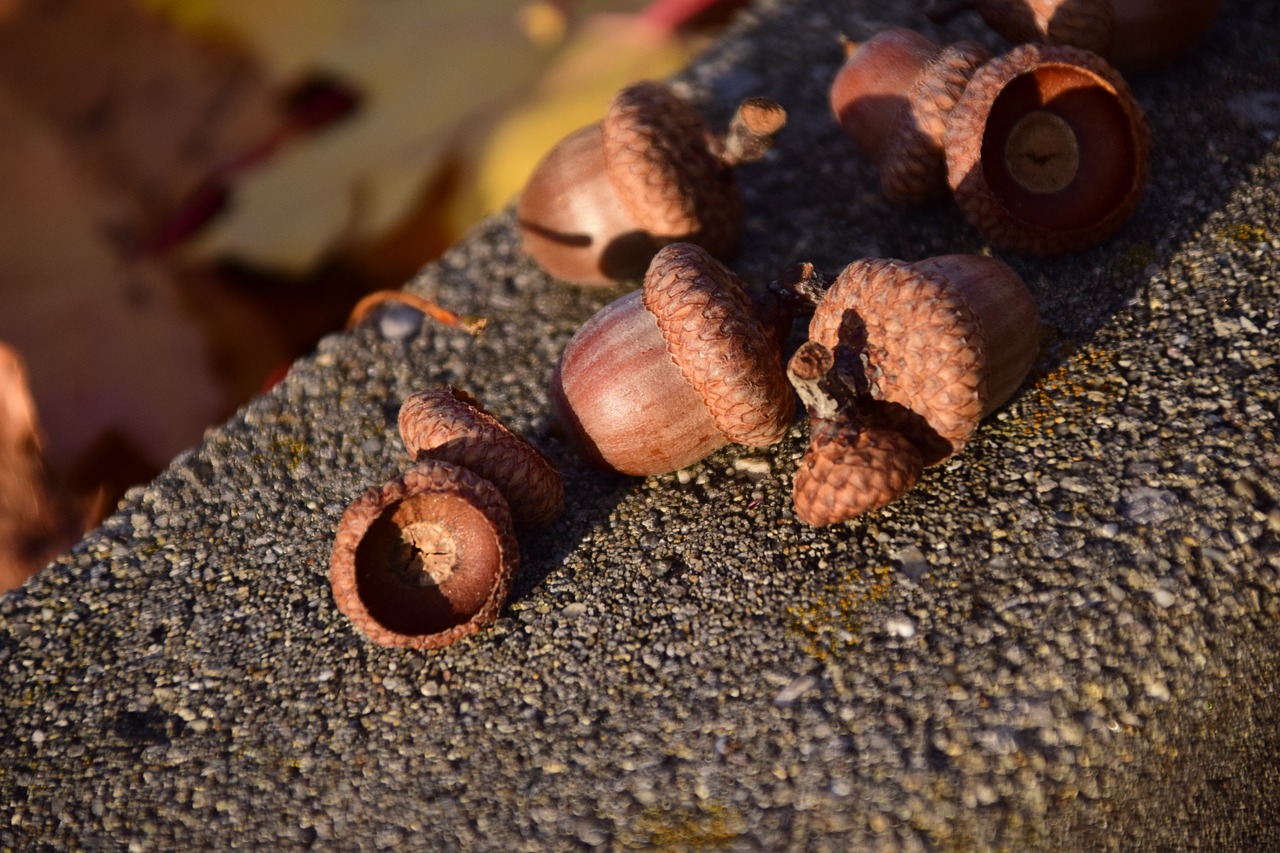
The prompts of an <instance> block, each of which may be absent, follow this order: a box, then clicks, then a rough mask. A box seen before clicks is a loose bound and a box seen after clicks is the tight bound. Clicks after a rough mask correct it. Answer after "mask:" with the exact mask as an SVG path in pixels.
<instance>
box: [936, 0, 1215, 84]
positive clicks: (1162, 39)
mask: <svg viewBox="0 0 1280 853" xmlns="http://www.w3.org/2000/svg"><path fill="white" fill-rule="evenodd" d="M1221 8H1222V0H953V2H946V3H939V4H937V5H936V6H935V7H934V8H932V9H931V10H930V11H929V17H930V18H932V19H933V20H935V21H945V20H947V19H948V18H950V17H951V16H952V15H954V14H956V13H958V12H962V11H965V10H967V9H975V10H976V11H977V12H978V14H979V15H981V16H982V20H983V21H985V22H986V23H987V26H989V27H991V28H992V29H993V30H995V31H996V32H998V33H999V34H1000V35H1002V36H1004V37H1005V38H1006V39H1008V40H1009V41H1011V42H1014V43H1015V44H1019V43H1022V42H1043V43H1045V44H1062V45H1070V46H1072V47H1079V48H1083V49H1084V50H1089V51H1092V52H1093V53H1096V54H1098V55H1100V56H1102V57H1103V58H1104V59H1106V60H1107V61H1108V62H1110V63H1111V64H1112V65H1114V66H1115V67H1116V68H1118V69H1120V71H1122V72H1124V73H1125V74H1133V73H1139V72H1143V71H1150V70H1152V69H1155V68H1159V67H1160V66H1162V65H1165V64H1167V63H1169V62H1171V61H1173V60H1174V59H1177V58H1178V57H1179V56H1182V55H1183V54H1184V53H1186V52H1187V51H1189V50H1190V49H1191V48H1192V47H1194V46H1195V44H1196V43H1197V42H1198V41H1200V39H1201V38H1203V37H1204V35H1205V33H1207V32H1208V30H1209V28H1210V27H1211V26H1212V25H1213V22H1214V20H1215V19H1216V18H1217V16H1218V12H1219V10H1220V9H1221Z"/></svg>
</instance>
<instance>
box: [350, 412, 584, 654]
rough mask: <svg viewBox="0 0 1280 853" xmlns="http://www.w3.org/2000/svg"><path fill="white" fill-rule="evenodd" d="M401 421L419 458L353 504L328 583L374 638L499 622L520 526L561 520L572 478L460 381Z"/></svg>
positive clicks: (392, 641)
mask: <svg viewBox="0 0 1280 853" xmlns="http://www.w3.org/2000/svg"><path fill="white" fill-rule="evenodd" d="M399 425H400V434H401V437H402V438H403V439H404V442H405V445H406V446H407V447H408V448H409V453H410V455H411V456H413V457H414V458H415V459H416V460H417V464H416V465H415V466H414V467H413V468H411V469H409V470H408V471H406V472H405V473H404V474H402V475H401V476H399V477H396V478H395V479H393V480H391V481H390V482H388V483H385V484H384V485H382V486H376V487H373V488H370V489H368V490H367V491H366V492H365V493H364V494H362V495H361V496H360V497H358V498H356V500H354V501H353V502H352V503H351V504H350V505H349V506H348V507H347V509H346V511H345V512H344V513H343V515H342V520H341V521H340V522H339V525H338V533H337V536H336V537H335V538H334V543H333V552H332V555H331V557H330V561H329V582H330V586H331V587H332V589H333V597H334V601H335V603H336V604H337V605H338V609H339V610H341V611H342V612H343V613H344V614H345V615H346V616H347V618H348V619H350V620H351V622H352V624H354V625H355V627H356V628H357V629H359V630H360V631H361V633H363V634H364V635H365V636H366V637H367V638H368V639H370V640H371V641H373V642H375V643H378V644H379V645H384V646H406V647H409V648H416V649H435V648H440V647H442V646H447V645H450V644H451V643H454V642H456V641H457V640H459V639H461V638H462V637H466V636H469V635H471V634H475V633H476V632H478V631H479V630H481V629H482V628H484V627H486V626H488V625H490V624H492V623H493V621H494V620H496V619H497V618H498V613H499V611H500V610H501V609H502V605H503V604H504V602H505V601H506V599H507V594H508V593H509V592H510V589H511V584H512V581H513V579H514V577H515V573H516V570H517V568H518V566H519V564H520V552H519V546H518V544H517V542H516V537H515V525H516V524H524V525H528V526H531V527H532V526H541V525H545V524H548V523H550V522H551V521H552V520H554V519H555V517H556V516H557V515H559V513H560V510H561V508H562V506H563V501H564V484H563V481H562V479H561V477H560V473H559V472H558V471H557V470H556V469H555V467H554V466H552V465H551V463H550V462H549V461H548V460H547V459H546V458H545V457H544V456H543V455H542V454H541V453H540V452H538V450H537V449H535V448H534V447H533V446H532V445H531V444H529V443H528V442H526V441H525V440H524V439H523V438H521V437H520V436H518V435H516V434H515V433H512V432H510V431H509V430H507V428H506V427H505V426H503V425H502V424H501V423H500V422H499V421H498V420H497V419H495V418H493V417H492V416H491V415H489V414H488V413H486V412H485V411H484V410H483V409H482V408H481V407H480V406H479V404H478V403H477V402H476V401H475V400H474V399H473V398H471V397H470V396H469V395H467V394H465V393H463V392H461V391H459V390H458V389H455V388H441V389H437V390H435V391H429V392H424V393H421V394H415V395H413V396H411V397H410V398H409V399H407V400H406V401H405V402H404V404H403V405H402V406H401V410H400V418H399ZM513 519H514V520H513Z"/></svg>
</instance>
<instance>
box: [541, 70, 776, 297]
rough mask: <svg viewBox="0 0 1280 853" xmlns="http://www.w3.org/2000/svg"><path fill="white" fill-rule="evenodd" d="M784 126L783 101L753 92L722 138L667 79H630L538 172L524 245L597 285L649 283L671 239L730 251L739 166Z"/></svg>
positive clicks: (561, 270) (559, 270)
mask: <svg viewBox="0 0 1280 853" xmlns="http://www.w3.org/2000/svg"><path fill="white" fill-rule="evenodd" d="M785 123H786V112H785V111H784V110H783V109H782V107H780V106H778V105H777V104H776V103H774V102H773V101H770V100H767V99H765V98H751V99H748V100H747V101H745V102H743V104H742V105H741V106H740V107H739V108H738V111H737V113H736V114H735V115H734V117H733V119H732V121H731V122H730V125H729V128H728V130H727V131H726V132H724V133H722V134H715V133H713V132H712V131H711V129H710V127H708V125H707V123H706V122H705V121H704V120H703V118H702V116H700V115H699V114H698V113H697V111H695V110H694V108H693V107H692V106H691V105H690V104H689V103H688V102H687V101H685V100H684V99H683V98H681V97H679V96H678V95H676V94H675V92H673V91H672V90H671V89H670V88H669V87H668V86H666V85H665V84H662V83H657V82H652V81H644V82H640V83H634V84H632V85H630V86H627V87H626V88H624V89H622V90H621V91H620V92H618V94H617V95H615V96H614V98H613V101H612V103H611V104H610V105H609V109H608V111H607V113H606V114H605V117H604V119H602V120H601V121H600V122H597V123H596V124H592V125H588V126H587V127H584V128H581V129H580V130H578V131H575V132H574V133H572V134H570V135H569V136H567V137H566V138H565V139H563V140H561V141H560V143H559V144H557V145H556V147H555V148H553V149H552V150H551V151H550V152H549V153H548V154H547V155H546V157H544V158H543V160H542V162H541V163H539V164H538V166H537V167H536V169H535V170H534V173H533V175H532V176H531V177H530V178H529V181H528V183H527V184H526V185H525V188H524V190H523V192H522V193H521V195H520V200H519V202H518V204H517V207H516V216H517V218H518V220H519V225H520V231H521V234H522V237H523V246H524V250H525V252H527V253H528V254H529V255H530V256H531V257H532V258H533V259H534V260H535V261H537V263H538V264H539V265H540V266H541V267H542V268H543V269H544V270H546V271H547V272H548V273H550V274H551V275H553V276H555V277H556V278H559V279H563V280H564V281H569V282H574V283H577V284H588V285H604V284H612V283H614V282H617V281H620V280H622V279H627V278H638V277H639V276H641V275H642V274H643V273H644V271H645V268H646V267H647V266H648V264H649V261H650V260H651V259H652V258H653V256H654V254H655V253H656V252H657V251H658V249H659V248H661V247H662V246H664V245H666V244H668V243H675V242H685V243H695V244H697V245H700V246H702V247H703V248H705V249H706V250H707V251H708V252H710V253H711V254H712V255H714V256H716V257H719V258H725V257H728V256H729V255H730V254H731V253H732V252H733V250H734V248H735V246H736V244H737V241H738V233H739V231H740V229H741V226H742V210H741V202H740V200H739V196H738V186H737V182H736V179H735V177H734V173H733V170H734V167H736V166H738V165H740V164H742V163H749V162H753V161H755V160H759V159H760V158H761V157H763V156H764V155H765V153H766V152H767V151H768V150H769V148H770V146H771V145H772V141H773V136H774V134H775V133H777V132H778V131H779V130H780V129H781V128H782V126H783V124H785Z"/></svg>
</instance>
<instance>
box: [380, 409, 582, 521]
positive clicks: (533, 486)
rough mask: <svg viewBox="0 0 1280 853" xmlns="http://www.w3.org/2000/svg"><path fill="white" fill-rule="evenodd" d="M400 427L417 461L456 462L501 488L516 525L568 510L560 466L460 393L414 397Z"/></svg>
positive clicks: (411, 454)
mask: <svg viewBox="0 0 1280 853" xmlns="http://www.w3.org/2000/svg"><path fill="white" fill-rule="evenodd" d="M399 427H400V437H401V439H403V441H404V445H405V447H406V448H407V449H408V451H409V455H410V456H411V457H413V458H414V459H415V460H416V459H423V458H428V457H429V458H432V459H441V460H444V461H445V462H451V463H453V464H454V465H460V466H462V467H463V468H466V469H468V470H470V471H473V472H475V473H476V474H479V475H480V476H481V477H483V478H484V479H486V480H489V481H490V482H492V483H493V484H494V485H495V486H497V487H498V489H499V490H500V491H501V492H502V494H503V497H505V498H506V500H507V504H508V506H510V508H511V514H512V517H513V518H514V519H515V522H516V524H519V525H528V526H530V527H539V526H542V525H545V524H549V523H550V522H551V521H553V520H554V519H555V518H556V516H558V515H559V514H560V511H561V509H563V507H564V478H563V477H561V475H560V472H559V471H558V470H556V468H555V466H554V465H552V464H551V462H550V461H549V460H548V459H547V458H546V457H545V456H544V455H543V454H542V453H541V452H539V451H538V449H537V448H535V447H534V446H533V445H532V444H530V443H529V442H528V441H526V440H525V439H524V438H523V437H522V436H520V435H517V434H516V433H514V432H512V431H511V430H509V429H507V427H506V426H505V425H503V424H502V422H501V421H499V420H498V419H497V418H495V417H493V416H492V415H490V414H489V413H488V412H486V411H485V410H484V408H483V407H482V406H481V405H480V404H479V402H477V401H476V400H475V398H473V397H472V396H471V395H469V394H467V393H466V392H464V391H462V390H461V389H458V388H453V387H444V388H437V389H434V390H431V391H423V392H419V393H417V394H413V395H410V396H409V397H408V398H406V399H405V401H404V402H403V403H402V404H401V406H400V416H399Z"/></svg>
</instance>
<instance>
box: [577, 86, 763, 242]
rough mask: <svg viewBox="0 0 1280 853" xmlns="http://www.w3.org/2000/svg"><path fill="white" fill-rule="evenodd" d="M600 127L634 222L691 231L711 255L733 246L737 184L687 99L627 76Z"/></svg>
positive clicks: (655, 231) (662, 232) (678, 233)
mask: <svg viewBox="0 0 1280 853" xmlns="http://www.w3.org/2000/svg"><path fill="white" fill-rule="evenodd" d="M601 133H602V136H603V139H604V151H605V168H606V171H607V173H608V175H609V181H610V183H612V185H613V188H614V191H615V192H616V193H617V194H618V197H619V198H620V199H621V200H622V202H623V205H624V206H625V207H626V208H627V210H628V212H629V213H630V214H631V216H632V218H633V219H634V221H635V223H636V225H638V226H639V227H640V229H642V230H643V231H646V232H648V233H650V234H652V235H654V236H655V237H657V238H660V239H661V238H666V239H669V240H690V239H694V238H695V237H696V239H697V242H698V243H699V244H700V245H702V246H705V247H706V248H707V249H708V250H709V251H710V252H711V253H712V254H713V255H727V254H729V252H731V251H732V249H733V245H734V243H735V242H736V237H737V229H738V223H739V222H740V221H741V217H742V213H741V201H740V199H739V196H738V189H737V184H736V183H735V181H734V179H733V173H732V171H731V169H730V168H729V167H728V165H726V164H725V163H724V162H723V161H721V160H720V159H718V158H717V157H716V156H715V155H714V153H713V152H712V151H711V148H710V147H709V144H708V143H709V140H710V138H711V132H710V129H709V128H708V126H707V124H706V122H705V121H704V120H703V119H702V116H700V115H699V114H698V112H697V111H696V110H694V108H693V107H692V106H690V105H689V103H688V102H687V101H685V100H684V99H683V98H681V97H679V96H678V95H676V94H675V93H674V92H673V91H671V89H670V88H669V87H667V86H665V85H663V84H661V83H657V82H653V81H642V82H639V83H633V84H632V85H630V86H627V87H626V88H624V89H622V90H621V91H620V92H618V94H617V95H615V96H614V98H613V101H612V102H611V103H610V105H609V110H608V112H607V113H606V114H605V117H604V119H603V120H602V122H601Z"/></svg>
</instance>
